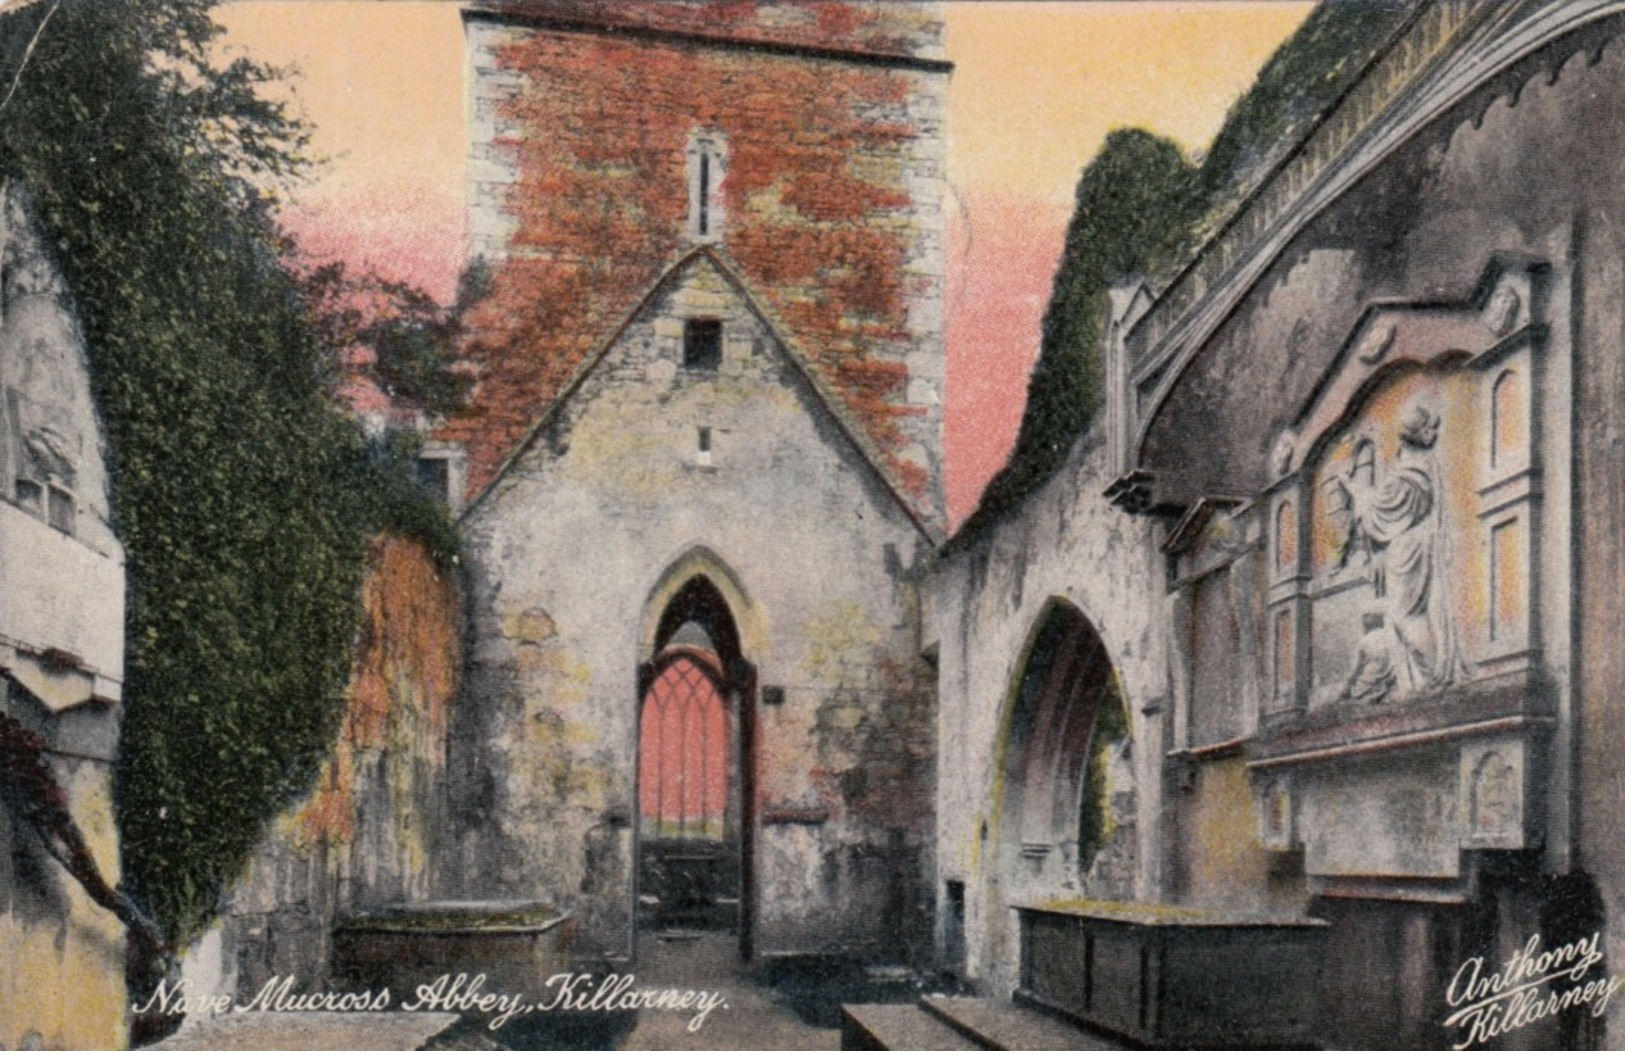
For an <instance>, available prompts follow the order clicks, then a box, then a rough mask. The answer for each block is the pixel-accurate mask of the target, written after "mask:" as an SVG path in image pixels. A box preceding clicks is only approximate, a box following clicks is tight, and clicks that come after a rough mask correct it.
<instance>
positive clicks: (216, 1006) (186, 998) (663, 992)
mask: <svg viewBox="0 0 1625 1055" xmlns="http://www.w3.org/2000/svg"><path fill="white" fill-rule="evenodd" d="M486 983H487V979H486V976H485V975H483V974H476V975H473V976H470V975H468V974H456V975H453V974H451V973H449V972H448V973H446V974H443V975H441V976H440V977H438V978H436V979H435V980H434V981H432V982H426V983H424V984H423V985H420V986H418V987H417V988H416V989H415V990H414V992H413V993H412V997H411V999H409V1000H406V1001H405V1002H403V1003H402V1004H401V1005H400V1008H399V1009H400V1010H402V1011H452V1012H457V1013H459V1014H476V1013H477V1014H481V1015H489V1016H490V1019H489V1020H488V1021H487V1023H486V1025H487V1027H488V1028H490V1029H501V1028H502V1027H503V1026H505V1025H507V1024H508V1023H509V1022H510V1021H512V1020H513V1019H514V1018H515V1017H517V1016H523V1015H530V1014H536V1013H546V1012H550V1011H565V1012H599V1013H609V1012H623V1011H677V1012H687V1013H688V1014H689V1020H688V1031H689V1032H690V1033H695V1032H698V1031H699V1030H700V1028H701V1027H702V1026H704V1025H705V1020H706V1017H707V1016H709V1015H710V1014H711V1012H712V1011H715V1010H717V1009H718V1008H722V1009H726V1008H727V1007H728V999H727V996H726V994H724V993H722V992H721V991H719V990H712V989H677V988H670V987H665V988H654V987H647V986H645V987H639V986H638V982H637V977H636V976H635V975H631V974H611V975H606V976H605V977H603V978H602V979H600V978H598V977H596V976H594V975H591V974H585V973H559V974H555V975H552V976H550V977H549V978H548V979H547V980H546V982H544V983H543V988H544V990H545V992H544V995H542V996H541V997H540V998H531V997H528V996H527V995H526V994H524V993H518V992H507V993H502V992H493V991H490V990H487V989H486ZM393 1007H394V998H393V996H392V995H391V994H390V991H389V989H388V988H387V987H386V988H384V989H380V990H378V991H377V992H373V991H372V990H370V989H367V990H362V991H360V992H348V991H338V990H313V991H309V992H307V991H304V990H301V989H299V987H298V980H297V979H296V978H295V977H294V976H292V975H288V976H286V977H283V976H281V975H274V976H272V978H271V980H270V981H268V982H266V983H265V984H264V985H263V986H261V987H260V989H259V991H258V992H257V993H255V994H254V996H253V997H251V998H250V999H248V1000H247V1001H238V1000H237V999H236V998H235V997H233V996H224V995H220V994H214V993H210V994H205V993H194V992H192V991H191V989H190V987H189V983H188V982H187V981H186V980H185V979H182V980H180V981H178V982H175V983H173V984H171V983H169V982H167V981H165V982H159V983H158V987H157V988H156V989H154V990H153V993H152V995H151V996H149V997H148V998H147V999H146V1001H145V1002H144V1003H138V1004H131V1005H130V1010H132V1011H134V1012H135V1013H136V1014H138V1015H146V1014H159V1015H190V1014H196V1015H224V1014H234V1013H240V1012H245V1011H281V1012H307V1013H308V1012H315V1011H338V1012H354V1011H389V1010H391V1009H392V1008H393Z"/></svg>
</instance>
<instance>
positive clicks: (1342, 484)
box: [1331, 406, 1464, 703]
mask: <svg viewBox="0 0 1625 1055" xmlns="http://www.w3.org/2000/svg"><path fill="white" fill-rule="evenodd" d="M1438 438H1439V416H1438V415H1437V414H1436V413H1434V412H1433V411H1431V410H1429V409H1427V408H1426V407H1422V406H1417V407H1415V408H1414V409H1413V410H1412V411H1411V413H1410V414H1409V415H1408V416H1407V417H1406V419H1405V423H1404V425H1403V426H1402V427H1401V429H1400V436H1399V451H1398V454H1397V456H1396V457H1395V459H1394V462H1393V464H1392V465H1391V466H1390V467H1389V469H1388V471H1387V473H1386V474H1385V478H1383V479H1381V480H1380V481H1379V480H1377V479H1376V474H1375V472H1374V467H1373V466H1372V465H1371V464H1370V461H1369V459H1366V460H1362V459H1361V458H1359V457H1358V456H1357V457H1356V458H1355V459H1354V461H1353V464H1351V465H1350V466H1349V469H1348V471H1347V473H1346V474H1345V475H1344V476H1343V477H1342V478H1336V477H1334V478H1333V481H1332V484H1331V486H1332V487H1333V488H1334V490H1335V493H1334V498H1335V500H1336V502H1337V504H1338V505H1340V506H1341V507H1342V509H1341V511H1340V512H1341V515H1340V516H1339V517H1338V518H1337V520H1338V522H1340V524H1341V525H1346V529H1345V530H1346V534H1345V536H1344V539H1343V544H1342V547H1341V560H1342V562H1343V563H1344V564H1347V563H1348V562H1349V561H1351V560H1353V559H1356V558H1358V559H1363V560H1364V561H1365V562H1366V563H1367V574H1368V575H1369V576H1370V580H1371V588H1372V594H1373V597H1374V600H1375V602H1376V603H1375V605H1374V606H1373V607H1372V608H1371V609H1370V610H1368V611H1367V612H1366V613H1365V615H1364V617H1363V627H1364V630H1365V634H1364V637H1363V638H1362V639H1361V641H1360V646H1359V653H1358V655H1357V656H1356V659H1355V663H1354V669H1353V671H1352V672H1351V673H1350V675H1349V680H1348V682H1347V685H1346V686H1345V689H1344V696H1345V697H1348V698H1352V699H1361V700H1366V701H1368V702H1372V703H1375V702H1379V701H1381V700H1384V699H1387V698H1388V697H1389V696H1391V695H1398V696H1413V695H1417V694H1420V693H1426V692H1431V691H1434V690H1437V689H1440V688H1443V687H1444V686H1445V685H1448V684H1450V683H1452V682H1454V681H1455V680H1457V679H1458V678H1459V677H1460V676H1461V674H1462V673H1463V672H1464V667H1463V663H1462V660H1461V656H1460V652H1459V650H1458V648H1457V643H1456V636H1455V628H1454V625H1453V621H1452V619H1451V614H1450V608H1449V590H1448V589H1447V588H1446V586H1445V583H1446V581H1447V575H1448V572H1449V556H1448V550H1449V538H1448V535H1447V533H1446V531H1445V528H1444V524H1443V519H1444V518H1443V513H1444V508H1443V496H1442V495H1441V493H1440V487H1439V471H1438V466H1437V463H1436V460H1435V458H1434V456H1433V448H1434V446H1435V444H1436V443H1437V442H1438ZM1360 447H1365V445H1364V444H1361V445H1360ZM1360 447H1357V448H1356V449H1357V450H1359V449H1360Z"/></svg>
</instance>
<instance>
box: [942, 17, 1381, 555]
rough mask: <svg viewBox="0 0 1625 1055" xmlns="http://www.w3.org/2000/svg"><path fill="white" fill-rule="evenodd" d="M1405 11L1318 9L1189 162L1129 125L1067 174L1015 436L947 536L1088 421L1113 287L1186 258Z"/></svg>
mask: <svg viewBox="0 0 1625 1055" xmlns="http://www.w3.org/2000/svg"><path fill="white" fill-rule="evenodd" d="M1410 10H1411V7H1410V5H1408V4H1406V3H1404V2H1402V0H1361V2H1336V3H1322V4H1321V5H1320V6H1318V7H1317V8H1315V10H1314V11H1313V12H1311V13H1310V15H1309V17H1308V18H1307V19H1306V20H1305V21H1304V23H1303V25H1302V26H1300V27H1299V28H1298V30H1297V32H1295V33H1294V34H1293V35H1292V36H1291V37H1290V38H1289V39H1288V40H1287V41H1286V42H1285V43H1284V44H1282V45H1281V47H1280V48H1279V49H1277V51H1276V52H1275V54H1274V55H1273V56H1271V57H1270V60H1269V62H1268V63H1266V64H1265V66H1264V68H1263V70H1261V71H1260V72H1259V75H1258V79H1257V80H1256V81H1255V82H1254V84H1253V86H1252V87H1251V88H1250V89H1248V91H1247V92H1246V94H1244V95H1243V96H1242V97H1241V98H1240V99H1239V100H1238V101H1237V102H1236V104H1235V105H1234V106H1233V107H1232V108H1231V110H1230V113H1229V114H1228V115H1227V117H1226V119H1225V123H1224V126H1223V127H1222V128H1221V129H1220V131H1219V134H1218V135H1217V136H1216V137H1215V138H1214V141H1213V144H1212V146H1211V148H1210V149H1209V151H1208V154H1207V157H1206V158H1205V159H1204V160H1203V161H1202V163H1201V164H1200V165H1197V164H1194V163H1192V162H1191V161H1189V160H1187V159H1186V158H1185V157H1184V155H1183V153H1182V152H1181V151H1180V149H1179V147H1178V146H1177V145H1176V144H1174V143H1173V142H1172V141H1170V140H1167V139H1163V138H1160V137H1158V136H1154V135H1152V134H1151V133H1149V132H1145V131H1142V130H1139V129H1119V130H1117V131H1115V132H1112V133H1111V134H1110V135H1108V136H1107V137H1106V142H1105V144H1104V145H1103V146H1102V147H1101V150H1100V153H1099V154H1097V155H1096V156H1095V158H1094V160H1092V161H1091V162H1090V163H1089V164H1088V166H1087V167H1085V168H1084V170H1083V175H1082V176H1081V177H1080V178H1079V180H1078V189H1077V205H1076V208H1075V209H1074V211H1073V214H1072V220H1071V223H1070V225H1069V226H1068V228H1067V234H1066V243H1065V246H1064V248H1063V250H1062V252H1061V262H1060V265H1059V267H1058V269H1057V270H1056V274H1055V284H1054V288H1053V290H1052V291H1051V294H1050V303H1049V307H1048V309H1047V310H1046V312H1045V315H1044V323H1043V337H1042V342H1041V344H1040V347H1039V355H1038V361H1037V363H1036V364H1035V365H1034V367H1033V373H1032V376H1031V378H1030V380H1029V382H1028V386H1027V407H1026V411H1025V413H1024V414H1023V416H1022V421H1021V428H1020V430H1019V432H1018V433H1017V436H1016V443H1015V448H1014V449H1013V450H1012V452H1011V454H1010V459H1009V461H1008V462H1007V463H1006V465H1005V467H1004V468H1003V469H1002V470H1000V472H999V473H998V474H997V475H995V476H994V477H993V479H992V480H990V481H989V482H988V485H987V487H986V489H985V490H984V491H983V492H982V501H981V504H980V505H979V507H978V508H977V510H976V512H975V513H974V514H973V515H972V516H971V517H970V519H969V520H967V521H966V522H965V525H964V527H963V528H962V529H961V530H960V532H959V535H958V538H957V540H956V541H957V542H958V543H960V544H963V543H967V542H969V541H971V540H973V539H975V538H977V537H979V536H980V535H982V534H983V533H984V532H985V531H986V530H987V529H988V528H989V527H990V526H991V525H992V524H993V523H995V522H997V521H998V519H999V518H1000V517H1001V516H1002V515H1003V514H1004V513H1005V512H1006V511H1007V510H1009V509H1011V508H1013V507H1014V506H1015V505H1016V504H1017V503H1019V502H1020V501H1021V500H1022V498H1024V497H1025V496H1026V495H1027V494H1029V493H1030V492H1032V491H1033V490H1035V489H1037V488H1038V487H1040V486H1042V485H1043V484H1044V482H1045V481H1047V480H1048V479H1049V478H1050V477H1051V476H1053V475H1054V474H1055V472H1056V470H1058V469H1059V468H1060V467H1061V465H1062V464H1063V463H1064V462H1065V461H1066V458H1067V454H1068V452H1069V451H1070V450H1071V448H1072V444H1073V443H1074V442H1076V440H1077V439H1078V437H1080V436H1081V435H1083V433H1084V432H1086V431H1087V430H1088V429H1089V426H1090V425H1091V424H1092V423H1093V422H1094V420H1095V415H1096V413H1097V412H1098V410H1099V407H1100V401H1101V398H1102V390H1101V382H1102V374H1101V371H1102V363H1101V359H1100V353H1101V338H1102V336H1103V334H1104V329H1105V326H1106V323H1107V312H1108V305H1107V291H1108V290H1109V289H1110V288H1111V286H1112V285H1113V284H1114V283H1116V282H1118V281H1120V280H1122V279H1125V278H1128V277H1131V276H1140V277H1143V278H1145V279H1147V280H1148V281H1149V282H1150V283H1151V285H1152V287H1153V289H1155V288H1158V287H1159V286H1160V284H1161V283H1162V282H1164V281H1166V280H1167V279H1168V278H1169V277H1170V276H1171V275H1172V274H1173V273H1174V272H1175V271H1176V269H1177V268H1178V267H1179V266H1181V265H1182V264H1184V263H1185V262H1186V261H1187V260H1188V259H1190V257H1191V255H1192V254H1193V253H1194V252H1196V251H1197V250H1198V249H1199V248H1200V245H1201V243H1202V242H1203V240H1204V239H1205V237H1206V236H1207V235H1208V234H1209V233H1210V232H1212V231H1214V230H1215V229H1216V228H1217V227H1218V225H1219V224H1221V223H1222V222H1223V221H1224V220H1225V219H1227V218H1228V217H1229V216H1230V215H1231V214H1232V213H1233V212H1234V211H1235V209H1236V208H1237V206H1238V205H1239V203H1240V202H1241V201H1242V199H1243V198H1244V197H1245V196H1246V194H1247V193H1248V192H1249V191H1250V190H1251V189H1252V188H1253V187H1255V186H1257V184H1258V182H1259V180H1260V179H1262V178H1263V176H1265V175H1266V174H1267V173H1268V171H1269V169H1270V168H1271V167H1272V166H1273V165H1274V164H1275V163H1277V162H1278V161H1279V160H1280V158H1281V156H1282V153H1283V151H1285V150H1286V149H1289V148H1290V147H1291V146H1292V145H1293V144H1294V143H1296V142H1297V140H1298V139H1299V137H1300V136H1301V135H1302V134H1303V132H1304V131H1305V130H1306V128H1307V127H1308V125H1309V123H1310V122H1311V121H1313V120H1314V119H1315V118H1316V117H1317V116H1318V115H1319V114H1321V113H1322V112H1324V111H1325V110H1326V109H1327V108H1328V107H1329V106H1330V105H1331V104H1332V103H1333V102H1335V100H1336V99H1337V98H1338V97H1339V96H1340V95H1341V94H1342V93H1343V92H1344V91H1345V90H1346V89H1347V88H1348V86H1349V85H1350V83H1352V81H1353V80H1354V78H1355V77H1356V76H1357V75H1358V74H1359V72H1360V70H1361V69H1363V68H1364V67H1365V65H1366V63H1367V62H1369V61H1370V59H1371V57H1372V56H1373V55H1374V54H1375V53H1376V51H1377V49H1378V48H1380V47H1381V46H1382V44H1383V43H1384V42H1385V41H1387V40H1388V39H1390V38H1391V36H1392V35H1393V33H1394V31H1395V29H1396V27H1397V26H1398V25H1399V24H1400V23H1401V22H1402V21H1403V19H1404V17H1405V16H1406V14H1407V13H1408V12H1409V11H1410Z"/></svg>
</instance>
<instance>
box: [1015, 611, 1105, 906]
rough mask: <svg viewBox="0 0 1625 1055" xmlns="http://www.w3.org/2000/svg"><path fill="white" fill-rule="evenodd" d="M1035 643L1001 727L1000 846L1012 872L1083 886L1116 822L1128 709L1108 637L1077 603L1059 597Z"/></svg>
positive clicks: (1034, 636)
mask: <svg viewBox="0 0 1625 1055" xmlns="http://www.w3.org/2000/svg"><path fill="white" fill-rule="evenodd" d="M1028 641H1029V643H1028V648H1027V651H1026V655H1025V658H1024V659H1023V662H1022V663H1021V665H1020V668H1019V669H1018V671H1017V672H1016V676H1015V682H1014V685H1013V687H1012V694H1011V700H1010V704H1009V706H1008V708H1007V711H1006V717H1005V722H1004V726H1003V729H1002V732H1001V749H1000V753H999V755H1000V757H999V766H1000V769H999V794H998V796H997V802H996V808H997V813H998V818H999V824H998V850H999V854H1000V857H1001V859H1002V860H1003V861H1004V862H1006V866H1005V867H1006V869H1007V870H1008V872H1007V874H1012V875H1022V874H1025V875H1027V876H1029V877H1032V878H1041V879H1042V880H1043V881H1044V882H1046V883H1057V884H1062V885H1064V886H1066V887H1074V886H1076V885H1077V884H1080V883H1081V882H1082V880H1083V879H1084V877H1086V876H1087V875H1088V874H1089V872H1090V870H1091V869H1092V868H1093V867H1094V865H1095V862H1096V860H1097V858H1098V857H1099V855H1100V853H1101V851H1102V850H1104V849H1105V848H1106V846H1107V845H1108V843H1109V842H1110V841H1111V839H1112V836H1113V834H1114V831H1115V828H1116V819H1115V812H1114V810H1113V808H1112V803H1111V797H1112V792H1113V789H1112V788H1111V787H1110V786H1109V782H1108V767H1109V763H1110V759H1111V755H1112V752H1113V750H1114V749H1117V748H1118V747H1119V745H1121V743H1122V741H1123V740H1124V739H1125V738H1126V737H1127V736H1128V735H1129V719H1128V713H1127V709H1126V707H1125V704H1124V701H1123V697H1122V691H1121V688H1120V686H1119V681H1118V677H1117V672H1116V670H1115V668H1114V667H1113V666H1112V662H1111V657H1110V656H1109V655H1108V653H1107V651H1106V646H1105V643H1104V642H1103V641H1101V639H1100V635H1099V633H1097V632H1096V630H1095V628H1094V626H1093V625H1092V624H1091V623H1090V622H1089V620H1088V618H1087V617H1085V616H1084V614H1083V613H1082V612H1080V611H1079V610H1078V609H1077V608H1076V607H1075V606H1074V605H1072V604H1071V603H1070V602H1068V601H1065V600H1062V599H1052V600H1051V601H1050V602H1049V603H1048V604H1047V605H1046V606H1045V609H1044V612H1043V614H1042V615H1040V617H1039V619H1038V621H1037V623H1036V625H1035V627H1034V630H1033V632H1032V635H1031V636H1030V637H1029V639H1028ZM1018 861H1019V862H1020V863H1019V864H1018V863H1017V862H1018ZM1100 893H1105V894H1110V895H1113V896H1127V894H1128V893H1129V892H1128V891H1112V890H1104V891H1100Z"/></svg>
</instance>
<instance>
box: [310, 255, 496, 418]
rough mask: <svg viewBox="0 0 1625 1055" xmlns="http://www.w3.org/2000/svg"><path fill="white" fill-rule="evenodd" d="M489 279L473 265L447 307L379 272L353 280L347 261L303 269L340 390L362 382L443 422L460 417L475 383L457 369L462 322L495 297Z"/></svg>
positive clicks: (315, 320) (319, 332) (400, 404)
mask: <svg viewBox="0 0 1625 1055" xmlns="http://www.w3.org/2000/svg"><path fill="white" fill-rule="evenodd" d="M490 283H491V272H490V268H489V267H488V266H487V265H486V263H485V262H484V261H483V260H476V261H475V262H474V263H473V264H471V265H470V266H469V267H468V268H467V269H465V270H464V272H463V274H462V275H461V276H459V278H458V283H457V296H456V299H455V300H454V301H453V302H452V304H451V305H450V306H449V307H443V306H441V305H440V304H439V302H437V301H436V300H435V299H434V298H433V297H431V296H429V295H428V294H427V293H425V292H423V291H422V290H421V289H419V288H417V287H416V286H413V285H411V284H409V283H405V282H398V281H394V280H392V279H387V278H384V277H382V276H380V275H378V274H376V273H374V272H367V273H364V274H361V275H354V274H352V273H351V272H350V270H349V268H348V267H347V266H346V265H345V264H344V263H343V262H342V261H330V262H326V263H322V264H320V265H317V266H314V267H309V268H305V269H303V270H301V271H300V273H299V284H300V290H301V293H302V295H303V296H304V298H305V302H306V303H307V304H308V305H309V306H310V312H311V316H312V322H313V324H314V325H315V327H316V331H317V335H318V336H319V337H320V339H321V341H322V343H323V344H324V345H325V346H327V347H328V348H333V349H338V350H340V351H341V353H342V359H343V361H342V362H341V363H335V368H336V374H335V378H334V383H335V385H337V384H340V383H342V382H344V381H350V380H363V381H366V382H369V383H371V384H372V385H374V386H375V387H377V389H378V390H379V391H380V392H382V393H383V394H384V395H385V396H386V397H387V398H388V399H389V400H390V401H391V403H393V404H394V405H395V406H396V407H400V408H408V407H410V408H415V409H417V410H420V411H423V412H425V413H427V414H433V415H445V414H451V413H454V412H455V411H457V410H458V409H460V408H461V407H462V406H463V404H464V403H465V402H466V401H467V399H468V394H469V391H470V390H471V389H472V388H473V381H474V379H473V376H472V375H470V374H469V373H467V372H465V371H463V370H459V369H458V366H457V344H458V340H459V338H460V336H461V334H462V332H463V324H464V318H465V317H466V315H467V313H468V311H469V310H470V309H471V308H473V306H474V305H475V304H477V303H478V302H479V301H480V300H481V299H482V298H484V297H485V295H486V294H487V293H488V292H489V290H490Z"/></svg>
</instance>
